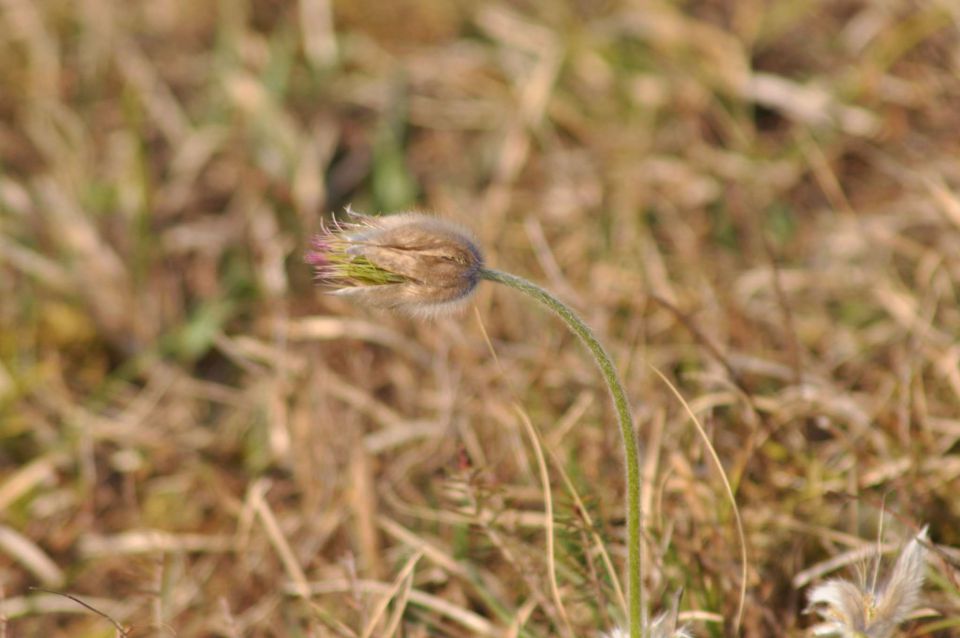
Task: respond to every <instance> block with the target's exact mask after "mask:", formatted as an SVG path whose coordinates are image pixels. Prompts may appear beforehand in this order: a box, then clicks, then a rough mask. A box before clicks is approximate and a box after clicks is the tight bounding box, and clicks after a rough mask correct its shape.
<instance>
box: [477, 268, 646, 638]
mask: <svg viewBox="0 0 960 638" xmlns="http://www.w3.org/2000/svg"><path fill="white" fill-rule="evenodd" d="M480 276H481V277H482V278H483V279H486V280H488V281H493V282H496V283H499V284H504V285H506V286H510V287H511V288H513V289H515V290H519V291H520V292H522V293H524V294H526V295H529V296H530V297H533V298H534V299H536V300H537V301H539V302H540V303H541V304H543V305H544V306H546V307H547V308H549V309H550V310H552V311H553V312H554V313H555V314H556V315H557V316H559V317H560V318H561V319H562V320H563V321H564V323H566V324H567V327H568V328H570V330H571V331H572V332H573V333H574V334H575V335H577V337H579V338H580V341H582V342H583V344H584V345H585V346H586V347H587V349H588V350H590V354H592V355H593V358H594V360H595V361H596V363H597V367H599V368H600V372H601V374H602V375H603V379H604V381H605V382H606V384H607V389H608V390H609V391H610V398H611V399H612V400H613V405H614V408H615V409H616V412H617V423H618V425H619V426H620V435H621V437H622V439H623V452H624V459H625V461H626V471H627V601H628V603H627V606H628V617H629V625H630V638H642V633H643V627H644V626H645V624H646V622H645V621H646V618H644V616H645V615H646V605H645V604H644V602H645V601H644V600H643V586H642V576H643V571H642V570H643V566H642V562H641V557H640V455H639V452H638V451H637V444H636V439H635V434H634V430H633V414H632V412H631V411H630V405H629V403H628V402H627V395H626V392H624V389H623V383H622V382H621V381H620V375H619V374H617V369H616V367H615V366H614V364H613V359H611V358H610V355H609V354H608V353H607V351H606V349H605V348H604V347H603V345H602V344H601V343H600V342H599V341H598V340H597V337H596V336H595V335H594V334H593V331H592V330H591V329H590V327H589V326H587V324H586V323H584V321H583V320H582V319H581V318H580V316H579V315H577V313H576V312H574V311H573V309H572V308H571V307H570V306H568V305H566V304H565V303H563V302H562V301H560V300H559V299H557V298H556V297H554V296H553V295H552V294H551V293H549V292H548V291H546V290H544V289H543V288H541V287H540V286H538V285H537V284H535V283H533V282H531V281H527V280H526V279H524V278H523V277H518V276H516V275H512V274H510V273H507V272H503V271H500V270H493V269H489V268H483V269H482V270H481V271H480Z"/></svg>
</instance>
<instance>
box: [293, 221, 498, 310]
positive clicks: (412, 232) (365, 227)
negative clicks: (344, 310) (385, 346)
mask: <svg viewBox="0 0 960 638" xmlns="http://www.w3.org/2000/svg"><path fill="white" fill-rule="evenodd" d="M347 214H348V215H350V218H351V220H352V221H350V222H343V221H335V222H334V224H333V226H332V227H331V228H325V229H324V231H323V232H322V233H321V234H320V235H317V236H316V237H315V238H314V240H313V246H312V249H311V250H310V251H309V252H308V253H307V255H306V262H307V263H308V264H310V265H312V266H313V267H314V270H315V272H316V277H317V280H318V281H319V282H320V283H322V284H326V285H328V286H332V287H333V290H332V291H331V292H332V293H333V294H336V295H341V296H345V297H350V298H352V299H356V300H357V301H359V302H361V303H365V304H367V305H370V306H375V307H379V308H390V309H394V310H400V311H403V312H406V313H408V314H412V315H418V316H436V315H441V314H446V313H449V312H453V311H456V310H458V309H460V308H462V307H463V306H464V305H465V304H466V302H467V300H468V299H469V298H470V295H471V294H472V293H473V291H474V289H475V288H476V287H477V283H478V282H479V280H480V272H481V269H482V268H483V256H482V255H481V254H480V249H479V248H477V245H476V244H475V243H474V241H473V240H472V239H471V238H470V236H469V235H468V234H467V233H466V232H465V231H464V230H463V229H461V228H460V227H459V226H457V225H455V224H452V223H450V222H447V221H443V220H441V219H437V218H435V217H431V216H429V215H423V214H420V213H400V214H397V215H388V216H384V217H370V216H367V215H361V214H358V213H354V212H352V211H350V210H348V211H347Z"/></svg>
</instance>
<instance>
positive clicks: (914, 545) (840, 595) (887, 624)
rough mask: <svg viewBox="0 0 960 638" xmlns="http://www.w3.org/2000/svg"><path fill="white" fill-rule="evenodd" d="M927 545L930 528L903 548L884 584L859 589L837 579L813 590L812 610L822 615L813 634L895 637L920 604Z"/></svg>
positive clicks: (859, 587)
mask: <svg viewBox="0 0 960 638" xmlns="http://www.w3.org/2000/svg"><path fill="white" fill-rule="evenodd" d="M926 542H927V528H926V527H924V528H923V529H922V530H921V531H920V533H919V534H917V535H916V536H915V537H914V538H913V539H912V540H911V541H910V542H909V543H907V545H906V546H905V547H904V548H903V551H902V552H901V553H900V556H899V557H898V558H897V562H896V564H895V565H894V566H893V570H892V571H891V572H890V577H889V578H888V579H887V580H886V581H885V582H884V583H882V584H879V585H878V584H877V583H871V584H861V585H859V586H858V585H854V584H853V583H851V582H849V581H846V580H842V579H834V580H829V581H827V582H825V583H822V584H820V585H817V586H816V587H814V588H813V589H812V590H811V591H810V594H809V596H808V601H809V608H810V609H812V610H813V611H815V612H816V613H817V614H819V615H820V618H821V619H822V620H823V622H822V623H820V624H818V625H816V626H815V627H814V628H813V634H814V635H815V636H840V637H841V638H890V637H891V636H893V635H894V632H895V631H896V630H897V627H899V626H900V624H901V623H903V621H904V620H906V619H907V617H908V616H909V615H910V614H911V613H912V612H913V610H914V609H916V608H917V605H918V604H919V603H920V590H921V588H922V587H923V574H924V569H925V567H926V548H925V547H924V544H925V543H926ZM877 560H880V557H879V556H878V557H877Z"/></svg>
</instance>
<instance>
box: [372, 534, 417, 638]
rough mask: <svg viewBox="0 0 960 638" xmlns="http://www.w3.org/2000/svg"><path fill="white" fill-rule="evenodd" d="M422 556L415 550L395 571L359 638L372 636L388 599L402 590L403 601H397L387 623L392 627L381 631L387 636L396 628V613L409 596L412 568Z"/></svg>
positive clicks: (401, 608)
mask: <svg viewBox="0 0 960 638" xmlns="http://www.w3.org/2000/svg"><path fill="white" fill-rule="evenodd" d="M422 557H423V553H421V552H417V553H415V554H414V555H413V556H411V557H410V558H408V559H407V562H406V563H404V565H403V567H402V568H400V571H399V572H397V577H396V578H395V579H394V581H393V586H392V587H391V588H390V589H389V590H387V591H386V592H384V594H383V595H382V596H381V597H380V600H378V601H377V603H376V604H375V605H374V606H373V609H372V611H371V613H370V619H369V620H368V621H367V624H366V626H365V627H364V628H363V631H362V632H361V633H360V638H370V637H371V636H373V632H374V631H376V629H377V625H379V624H380V621H381V619H382V618H383V615H384V613H385V612H386V611H387V607H388V606H389V605H390V601H391V600H393V599H394V598H396V596H397V593H398V592H400V591H401V590H402V591H403V592H404V595H403V601H398V602H397V610H399V611H396V610H395V611H394V614H393V616H392V618H391V619H390V620H389V621H388V623H387V626H388V627H390V626H392V627H393V629H390V630H388V631H384V632H383V635H384V636H387V637H389V636H392V635H393V631H394V630H395V629H396V626H397V624H398V622H399V616H398V614H402V613H403V611H402V610H403V608H404V606H405V604H406V602H405V601H406V600H408V599H409V597H410V588H411V586H412V583H413V580H412V579H413V570H414V568H415V567H416V566H417V563H418V562H420V559H421V558H422Z"/></svg>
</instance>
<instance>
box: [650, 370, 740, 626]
mask: <svg viewBox="0 0 960 638" xmlns="http://www.w3.org/2000/svg"><path fill="white" fill-rule="evenodd" d="M650 369H651V370H653V371H654V372H655V373H656V374H657V376H658V377H660V379H661V380H662V381H663V382H664V384H666V385H667V387H669V388H670V390H671V391H672V392H673V395H674V396H675V397H676V399H677V400H678V401H679V402H680V404H681V405H683V408H684V410H686V412H687V414H688V415H689V416H690V420H691V421H693V424H694V427H696V429H697V434H699V435H700V438H701V439H702V440H703V444H704V447H706V449H707V453H708V454H709V455H710V458H711V460H712V461H713V463H714V466H715V467H716V469H717V473H718V474H719V475H720V480H721V481H722V482H723V488H724V491H725V492H726V495H727V498H728V499H729V500H730V507H731V509H732V511H733V516H734V520H735V521H736V529H737V540H738V541H739V543H740V598H739V601H738V603H737V615H736V617H735V618H734V621H733V632H734V634H736V633H739V631H740V623H741V622H742V620H743V610H744V607H745V606H746V602H747V568H748V563H747V538H746V535H745V534H744V531H743V520H742V519H741V518H740V508H739V506H738V505H737V499H736V497H735V496H734V494H733V487H731V485H730V481H729V479H728V478H727V475H726V472H725V471H724V469H723V463H721V462H720V457H719V456H718V455H717V451H716V449H715V448H714V447H713V443H712V442H711V441H710V437H709V436H708V435H707V432H706V430H704V428H703V425H702V424H701V423H700V419H698V418H697V415H696V413H695V412H694V411H693V410H692V409H690V404H689V403H687V401H686V399H684V398H683V395H682V394H680V391H679V390H677V388H676V386H674V385H673V384H672V383H671V382H670V380H669V379H668V378H667V377H666V376H665V375H664V374H663V373H662V372H660V370H658V369H657V368H655V367H654V366H652V365H651V366H650Z"/></svg>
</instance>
